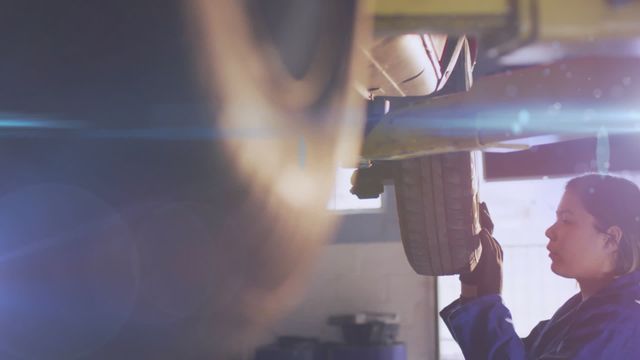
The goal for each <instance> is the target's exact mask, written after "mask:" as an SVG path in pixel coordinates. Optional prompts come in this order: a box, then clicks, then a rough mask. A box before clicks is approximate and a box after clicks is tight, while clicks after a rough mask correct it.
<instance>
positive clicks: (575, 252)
mask: <svg viewBox="0 0 640 360" xmlns="http://www.w3.org/2000/svg"><path fill="white" fill-rule="evenodd" d="M545 235H546V236H547V237H548V238H549V244H548V245H547V249H548V250H549V257H550V258H551V261H552V262H551V271H553V272H554V273H556V274H558V275H560V276H563V277H567V278H573V279H578V280H579V279H599V278H602V277H603V276H604V275H606V274H607V273H610V272H611V271H612V270H613V268H614V251H615V249H611V244H610V242H608V241H607V239H608V237H607V235H606V234H604V233H601V232H599V231H597V230H596V228H595V219H594V217H593V216H591V214H589V213H588V212H587V211H586V210H585V209H584V207H583V206H582V202H581V201H580V198H579V197H578V196H577V195H575V194H574V193H573V192H572V191H570V190H569V191H565V193H564V195H563V196H562V199H561V200H560V204H559V205H558V210H557V211H556V222H555V223H554V224H553V225H551V227H549V228H548V229H547V231H546V232H545Z"/></svg>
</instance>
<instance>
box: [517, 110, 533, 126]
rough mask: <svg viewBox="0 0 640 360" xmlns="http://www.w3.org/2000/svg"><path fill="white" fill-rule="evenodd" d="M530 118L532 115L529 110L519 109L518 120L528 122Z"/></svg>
mask: <svg viewBox="0 0 640 360" xmlns="http://www.w3.org/2000/svg"><path fill="white" fill-rule="evenodd" d="M530 119H531V115H530V114H529V112H528V111H527V110H525V109H522V110H520V111H518V121H519V122H520V124H523V125H524V124H528V123H529V120H530Z"/></svg>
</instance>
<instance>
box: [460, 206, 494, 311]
mask: <svg viewBox="0 0 640 360" xmlns="http://www.w3.org/2000/svg"><path fill="white" fill-rule="evenodd" d="M480 226H481V230H480V232H479V233H478V234H477V235H475V236H476V237H478V238H479V239H480V244H481V246H482V253H481V255H480V260H479V261H478V264H477V265H476V267H475V269H473V271H470V272H467V273H463V274H461V275H460V282H461V283H462V288H463V291H462V298H473V297H476V296H484V295H490V294H500V293H501V292H502V247H500V244H499V243H498V241H496V239H495V238H494V237H493V236H492V234H493V221H492V220H491V216H490V215H489V209H487V204H485V203H484V202H483V203H481V204H480Z"/></svg>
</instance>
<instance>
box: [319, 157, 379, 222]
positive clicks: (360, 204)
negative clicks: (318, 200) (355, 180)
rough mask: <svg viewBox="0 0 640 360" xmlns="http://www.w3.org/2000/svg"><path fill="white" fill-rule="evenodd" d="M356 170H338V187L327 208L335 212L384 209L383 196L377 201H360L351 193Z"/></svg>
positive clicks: (336, 186)
mask: <svg viewBox="0 0 640 360" xmlns="http://www.w3.org/2000/svg"><path fill="white" fill-rule="evenodd" d="M355 170H356V169H354V168H338V170H337V171H336V185H335V188H334V190H333V193H332V196H331V198H330V199H329V203H328V204H327V208H328V209H329V210H335V211H367V210H376V209H378V210H379V209H382V197H383V196H384V194H383V195H381V196H379V197H378V198H377V199H362V200H361V199H358V198H357V197H356V196H355V195H353V194H351V192H350V191H349V190H350V189H351V175H352V174H353V172H354V171H355Z"/></svg>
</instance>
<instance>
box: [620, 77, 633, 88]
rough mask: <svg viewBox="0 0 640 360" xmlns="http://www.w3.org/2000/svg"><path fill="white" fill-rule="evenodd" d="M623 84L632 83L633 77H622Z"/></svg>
mask: <svg viewBox="0 0 640 360" xmlns="http://www.w3.org/2000/svg"><path fill="white" fill-rule="evenodd" d="M622 85H624V86H629V85H631V77H630V76H625V77H624V79H622Z"/></svg>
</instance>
